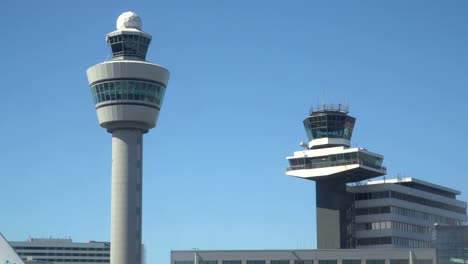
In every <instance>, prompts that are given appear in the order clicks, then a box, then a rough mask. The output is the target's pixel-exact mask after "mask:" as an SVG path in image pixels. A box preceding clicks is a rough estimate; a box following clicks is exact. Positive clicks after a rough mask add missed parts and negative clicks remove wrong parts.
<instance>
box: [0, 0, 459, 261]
mask: <svg viewBox="0 0 468 264" xmlns="http://www.w3.org/2000/svg"><path fill="white" fill-rule="evenodd" d="M2 8H3V10H4V11H3V19H2V21H3V22H2V30H1V32H2V33H1V34H2V37H1V41H0V50H1V51H2V55H1V56H2V62H1V63H0V70H1V72H2V78H1V79H2V85H1V92H2V98H3V101H2V104H1V105H0V111H1V113H3V118H2V121H1V122H0V128H1V131H2V132H1V137H0V145H1V146H2V151H1V152H0V155H1V156H0V164H1V166H0V177H1V187H2V192H1V194H0V208H1V210H2V213H1V216H2V217H1V218H0V232H2V233H3V234H4V235H5V236H6V237H7V238H8V239H10V240H25V239H27V237H28V236H29V235H31V236H33V237H48V236H53V237H68V236H71V237H72V238H73V239H74V240H76V241H88V240H105V241H106V240H109V237H110V234H109V223H110V220H109V218H110V183H111V136H110V134H108V133H106V132H105V130H104V129H102V128H100V127H99V125H98V122H97V118H96V114H95V110H94V107H93V102H92V98H91V93H90V91H89V88H88V83H87V79H86V74H85V71H86V69H87V68H88V67H89V66H91V65H93V64H96V63H99V62H102V61H103V60H105V59H106V57H107V56H108V54H109V50H108V47H107V44H106V43H105V35H106V34H107V33H108V32H111V31H113V30H114V29H115V20H116V19H117V17H118V15H119V14H120V13H122V12H124V11H128V10H132V11H135V12H136V13H138V14H139V15H140V16H141V17H142V19H143V29H144V30H145V31H146V32H148V33H149V34H152V35H153V42H152V45H151V47H150V50H149V56H148V59H149V60H150V61H152V62H155V63H158V64H161V65H164V66H166V67H167V68H168V69H170V71H171V79H170V82H169V87H168V90H167V92H166V97H165V100H164V104H163V107H162V111H161V114H160V118H159V121H158V126H157V128H156V129H154V130H152V131H151V132H150V133H149V134H147V135H145V150H144V207H143V214H144V227H143V228H144V229H143V239H144V242H145V244H146V252H147V263H158V264H164V263H166V264H167V263H169V252H170V250H171V249H191V248H194V247H196V248H200V249H279V248H298V247H299V248H314V247H315V246H316V244H315V185H314V183H313V182H309V181H306V180H301V179H296V178H291V177H287V176H285V175H284V170H285V168H286V167H287V162H286V159H285V157H286V156H288V155H291V154H292V153H293V152H294V151H295V150H298V149H299V146H298V143H299V142H300V141H301V140H305V139H306V135H305V132H304V129H303V127H302V120H303V119H304V118H305V117H306V114H307V112H308V109H309V107H310V106H311V105H313V104H316V103H317V102H318V101H319V100H320V98H321V94H322V90H324V91H325V97H326V100H327V101H328V102H338V101H339V100H348V101H349V102H350V104H351V115H353V116H355V117H356V118H357V123H356V128H355V132H354V137H353V140H354V141H353V142H354V143H355V144H356V145H358V146H360V147H366V148H367V149H369V150H371V151H374V152H377V153H381V154H383V155H384V156H385V161H384V163H385V165H386V166H387V167H388V175H389V176H396V175H397V174H398V173H400V175H401V176H411V177H416V178H419V179H422V180H427V181H430V182H434V183H438V184H442V185H446V186H448V187H451V188H455V189H458V190H460V191H462V192H463V193H464V194H463V195H462V196H461V199H463V200H467V199H468V179H467V176H468V175H467V171H468V161H467V155H466V151H467V149H468V140H467V137H466V131H467V130H468V123H467V113H468V110H467V97H468V87H467V86H468V74H467V73H468V16H467V15H466V14H467V13H468V2H467V1H461V0H460V1H456V0H454V1H426V0H424V1H406V0H402V1H397V0H394V1H375V0H369V1H311V0H304V1H271V0H269V1H266V0H259V1H247V0H238V1H227V0H225V1H219V0H200V1H179V0H175V1H149V0H148V1H136V0H135V1H130V0H125V1H110V0H99V1H96V0H92V1H91V0H80V1H63V0H56V1H52V0H42V1H16V0H15V1H13V0H4V1H3V2H2Z"/></svg>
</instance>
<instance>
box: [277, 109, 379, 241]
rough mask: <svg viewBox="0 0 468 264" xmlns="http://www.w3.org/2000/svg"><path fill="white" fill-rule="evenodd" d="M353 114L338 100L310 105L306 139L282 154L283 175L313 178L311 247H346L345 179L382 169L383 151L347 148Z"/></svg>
mask: <svg viewBox="0 0 468 264" xmlns="http://www.w3.org/2000/svg"><path fill="white" fill-rule="evenodd" d="M355 121H356V119H355V118H354V117H351V116H349V115H348V108H347V107H344V106H342V105H338V106H336V107H335V106H333V105H324V106H322V107H319V108H317V109H311V111H310V114H309V116H308V117H307V118H306V119H305V120H304V127H305V130H306V132H307V137H308V138H309V143H308V144H306V143H302V142H301V146H302V147H304V148H305V150H301V151H296V152H294V156H292V157H288V158H287V159H288V161H289V165H290V167H289V168H288V169H287V170H286V175H289V176H295V177H300V178H303V179H307V180H313V181H315V182H316V185H315V186H316V203H317V212H316V216H317V248H319V249H325V248H330V249H332V248H352V247H353V244H352V243H353V239H352V236H353V230H352V229H353V225H352V224H351V221H352V219H353V217H352V215H351V214H352V210H351V207H352V196H350V195H348V193H347V192H346V184H347V183H351V182H359V181H362V180H366V179H370V178H374V177H377V176H381V175H384V174H385V173H386V169H385V167H383V166H382V161H383V156H381V155H379V154H376V153H373V152H370V151H368V150H366V149H364V148H351V143H350V140H351V136H352V134H353V128H354V123H355Z"/></svg>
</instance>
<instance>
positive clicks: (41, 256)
mask: <svg viewBox="0 0 468 264" xmlns="http://www.w3.org/2000/svg"><path fill="white" fill-rule="evenodd" d="M9 243H10V245H11V247H12V248H13V249H14V250H15V251H16V253H17V254H18V256H19V257H20V258H21V259H22V260H23V261H25V262H26V263H28V262H33V263H55V264H78V263H81V264H83V263H109V261H110V244H109V242H96V241H90V242H87V243H86V242H73V240H72V239H56V238H45V239H44V238H30V239H28V240H27V241H10V242H9Z"/></svg>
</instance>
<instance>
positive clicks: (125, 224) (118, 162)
mask: <svg viewBox="0 0 468 264" xmlns="http://www.w3.org/2000/svg"><path fill="white" fill-rule="evenodd" d="M142 161H143V134H142V131H141V130H138V129H116V130H114V131H113V132H112V204H111V264H134V263H135V264H140V263H141V227H142V220H141V219H142V218H141V216H142V215H141V213H142V210H141V208H142Z"/></svg>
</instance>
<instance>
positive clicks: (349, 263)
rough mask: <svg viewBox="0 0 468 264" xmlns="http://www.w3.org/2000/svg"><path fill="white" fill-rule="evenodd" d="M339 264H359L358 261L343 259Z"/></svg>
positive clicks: (359, 261)
mask: <svg viewBox="0 0 468 264" xmlns="http://www.w3.org/2000/svg"><path fill="white" fill-rule="evenodd" d="M341 264H361V260H360V259H343V261H342V262H341Z"/></svg>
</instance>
